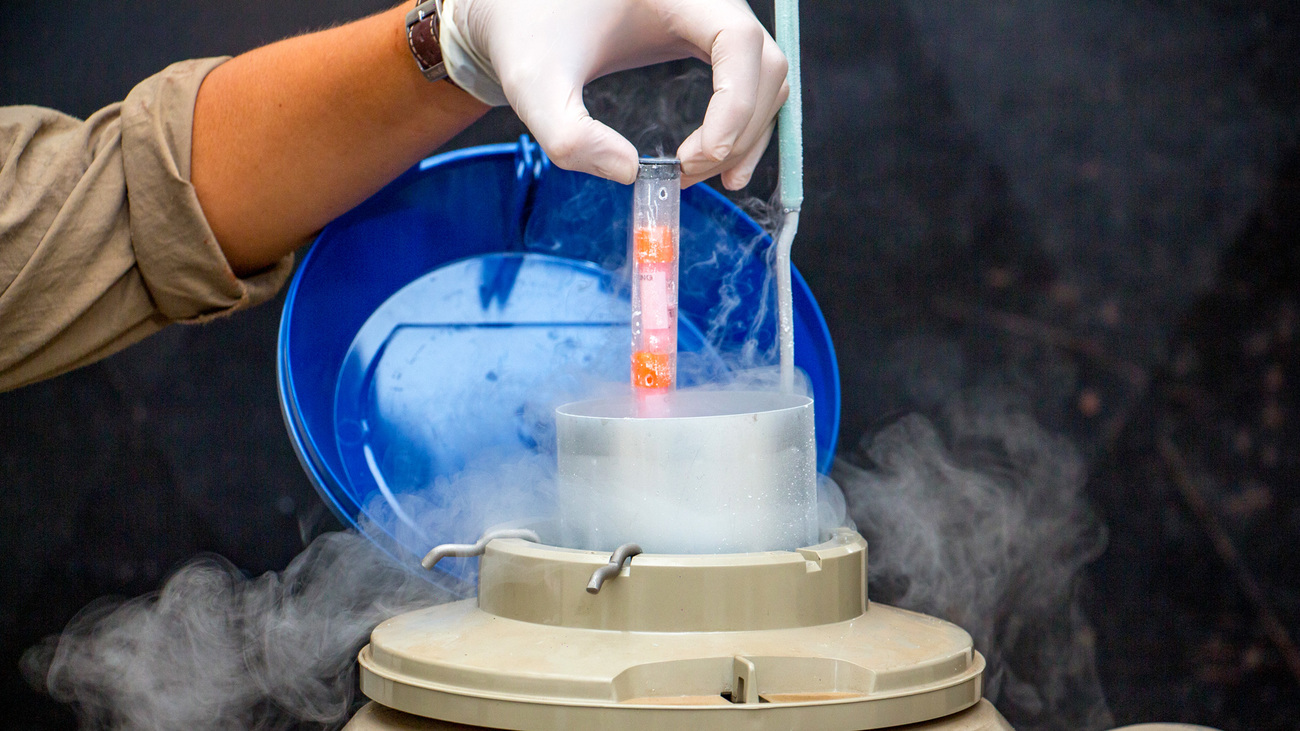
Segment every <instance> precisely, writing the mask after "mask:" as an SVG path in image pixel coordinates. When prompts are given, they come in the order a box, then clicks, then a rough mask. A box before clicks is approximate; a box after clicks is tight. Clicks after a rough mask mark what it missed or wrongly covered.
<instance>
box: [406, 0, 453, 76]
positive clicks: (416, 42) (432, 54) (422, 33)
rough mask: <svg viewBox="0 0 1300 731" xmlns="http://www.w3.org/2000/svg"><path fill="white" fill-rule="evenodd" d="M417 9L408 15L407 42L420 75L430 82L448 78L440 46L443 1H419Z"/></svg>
mask: <svg viewBox="0 0 1300 731" xmlns="http://www.w3.org/2000/svg"><path fill="white" fill-rule="evenodd" d="M417 3H418V4H417V5H416V6H415V9H414V10H412V11H411V12H409V13H407V14H406V40H407V42H409V43H410V44H411V55H413V56H415V63H416V65H418V66H419V67H420V73H422V74H424V78H426V79H428V80H429V81H442V80H443V79H446V78H447V66H446V64H444V63H443V62H442V46H441V45H439V44H438V29H439V22H440V18H439V15H438V14H439V12H440V10H441V8H440V7H439V6H440V5H441V4H442V0H424V2H419V0H417Z"/></svg>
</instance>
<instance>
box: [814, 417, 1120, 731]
mask: <svg viewBox="0 0 1300 731" xmlns="http://www.w3.org/2000/svg"><path fill="white" fill-rule="evenodd" d="M833 477H834V479H835V480H836V482H837V483H838V484H839V485H840V487H841V488H842V489H843V491H844V493H845V497H846V500H847V504H848V508H849V513H850V515H851V517H852V519H853V520H854V522H855V523H856V527H857V528H858V530H859V531H860V532H861V533H862V534H863V536H865V537H866V539H867V541H868V542H869V544H870V546H871V563H870V568H869V577H870V583H871V586H870V590H871V598H872V600H873V601H879V602H884V603H886V604H893V605H897V606H901V607H904V608H907V609H912V610H915V611H918V612H923V613H925V614H930V615H933V616H937V617H942V618H944V619H947V620H949V621H951V622H954V623H956V624H958V625H960V626H961V627H963V628H964V629H966V630H967V631H968V632H970V633H971V635H972V636H973V637H974V639H975V645H976V649H978V650H979V651H980V652H981V653H983V654H984V656H985V658H986V659H987V661H988V669H987V670H986V672H985V696H986V697H987V698H989V699H990V700H992V701H993V702H994V703H995V704H996V705H997V706H998V709H999V710H1001V711H1002V713H1003V714H1004V715H1006V716H1007V718H1008V720H1010V721H1011V723H1012V724H1013V725H1014V726H1015V727H1016V728H1017V729H1021V730H1022V731H1024V730H1025V729H1061V730H1062V731H1065V730H1066V729H1070V730H1072V731H1086V730H1088V729H1103V728H1109V727H1110V722H1111V718H1110V713H1109V711H1108V710H1107V707H1106V703H1105V699H1104V696H1103V693H1102V689H1101V684H1100V682H1099V679H1098V677H1097V670H1096V658H1095V654H1094V646H1093V634H1092V630H1091V628H1090V626H1089V624H1088V620H1087V618H1086V617H1085V616H1084V615H1083V612H1082V610H1081V608H1080V606H1079V601H1078V600H1079V592H1080V591H1082V590H1083V585H1082V576H1081V573H1082V570H1083V568H1084V566H1085V565H1086V564H1087V563H1089V562H1090V561H1091V560H1092V559H1094V558H1096V557H1097V556H1098V555H1099V554H1100V553H1101V551H1102V549H1103V548H1104V546H1105V529H1104V528H1103V527H1102V525H1101V523H1100V521H1099V520H1098V519H1097V517H1096V516H1095V515H1094V514H1093V512H1092V511H1091V510H1090V508H1089V506H1088V504H1087V502H1086V500H1085V498H1084V495H1083V487H1084V482H1085V479H1086V470H1085V468H1084V463H1083V460H1082V459H1081V458H1080V456H1079V453H1078V451H1077V450H1076V449H1075V448H1074V446H1073V445H1072V444H1071V443H1070V442H1069V441H1068V440H1067V439H1065V438H1064V437H1062V436H1060V435H1056V434H1052V433H1050V432H1048V431H1047V430H1045V429H1044V428H1043V427H1041V426H1039V425H1038V424H1037V423H1036V422H1035V421H1034V420H1033V418H1032V417H1030V416H1028V415H1026V414H1025V412H1024V411H1023V409H1018V408H1016V407H1014V406H1013V405H1012V403H1011V402H1010V401H1008V400H1007V399H1005V398H1002V397H999V396H988V395H980V396H971V397H968V398H964V399H960V400H955V401H954V402H953V403H951V404H950V405H949V406H948V407H947V408H945V409H943V410H942V412H941V415H940V417H938V418H936V419H935V420H933V421H932V420H930V419H927V418H926V417H924V416H921V415H918V414H912V415H909V416H905V417H902V418H901V419H899V420H898V421H896V422H894V423H893V424H891V425H889V426H887V427H885V428H883V429H881V430H880V431H879V432H877V433H875V434H874V435H867V436H865V437H864V438H863V439H862V442H861V443H860V445H859V447H858V449H857V451H856V452H854V453H852V454H850V455H848V456H847V457H844V458H841V459H840V460H838V461H837V463H836V466H835V469H834V472H833Z"/></svg>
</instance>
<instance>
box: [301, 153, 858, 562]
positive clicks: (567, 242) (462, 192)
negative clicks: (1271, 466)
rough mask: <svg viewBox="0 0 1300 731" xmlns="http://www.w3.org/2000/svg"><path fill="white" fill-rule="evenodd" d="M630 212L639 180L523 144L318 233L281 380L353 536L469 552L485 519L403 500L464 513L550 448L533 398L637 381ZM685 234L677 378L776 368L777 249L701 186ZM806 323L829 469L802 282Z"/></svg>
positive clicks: (811, 307) (830, 372) (418, 175)
mask: <svg viewBox="0 0 1300 731" xmlns="http://www.w3.org/2000/svg"><path fill="white" fill-rule="evenodd" d="M630 206H631V190H630V187H628V186H622V185H618V184H616V183H612V182H609V181H606V180H602V179H599V178H595V177H592V176H589V175H584V174H580V173H572V172H569V171H566V170H562V169H560V168H557V167H554V166H552V165H550V163H549V161H548V160H547V159H546V157H545V155H543V154H542V152H541V149H540V148H539V147H537V146H536V145H535V144H534V143H533V142H531V141H530V140H529V139H528V138H527V137H523V138H521V139H520V140H519V142H518V143H517V144H499V145H486V146H482V147H475V148H470V149H465V150H459V151H455V152H450V153H447V154H443V155H438V156H435V157H431V158H429V159H427V160H425V161H423V162H421V163H420V164H419V165H417V166H416V167H414V168H412V169H411V170H409V171H407V172H406V173H405V174H404V175H402V176H401V177H400V178H398V179H397V180H396V181H394V182H393V183H391V184H390V185H388V186H387V187H386V188H384V189H383V190H382V191H380V192H379V193H377V194H375V195H374V196H373V197H371V198H370V199H369V200H367V201H366V202H365V203H362V204H361V205H359V206H357V207H356V208H355V209H353V210H352V211H350V212H348V213H347V214H345V215H343V216H341V217H339V218H338V219H337V220H335V221H334V222H333V223H331V224H330V225H329V226H327V227H326V228H325V229H324V231H322V232H321V234H320V236H319V237H318V238H317V239H316V242H315V244H314V246H312V248H311V250H310V251H309V252H308V253H307V255H306V256H305V257H303V260H302V262H301V264H300V265H299V267H298V270H297V272H296V273H295V275H294V278H293V281H292V283H291V284H290V287H289V290H288V295H287V300H286V302H285V306H284V314H283V318H282V320H281V323H280V340H279V360H278V369H279V373H278V375H279V385H280V398H281V404H282V407H283V410H284V415H285V421H286V424H287V426H288V429H289V433H290V437H291V438H292V441H293V445H294V448H295V450H296V451H297V453H298V456H299V458H300V459H301V460H302V463H303V466H304V468H305V469H306V471H307V474H308V475H309V476H310V478H311V480H312V482H313V483H314V484H315V486H316V489H317V490H318V491H320V494H321V496H322V497H323V498H324V499H325V501H326V503H327V504H328V505H329V506H330V507H331V508H332V509H333V510H334V512H335V514H336V515H338V517H339V518H340V519H341V520H342V521H343V522H344V523H345V524H348V525H351V526H354V527H357V528H359V529H361V530H363V532H365V533H367V534H368V535H370V537H371V538H372V539H374V540H376V542H379V543H381V544H383V545H385V546H386V547H389V548H390V549H394V548H396V549H397V550H405V551H409V552H411V553H413V554H416V555H422V554H423V553H424V552H426V551H428V550H429V549H430V548H431V547H432V546H433V545H436V544H438V543H444V542H463V541H467V540H468V541H472V540H474V538H476V537H477V535H476V532H477V531H478V530H480V529H481V526H478V525H475V524H474V521H473V520H469V519H466V520H457V519H455V516H450V517H449V518H448V519H447V520H438V521H434V522H433V524H430V523H429V521H427V520H426V521H421V520H419V519H418V518H417V517H416V516H413V515H412V514H411V510H410V509H409V507H408V508H406V509H404V507H403V496H404V495H410V494H413V493H415V492H417V491H418V492H420V493H421V494H422V495H423V496H424V498H423V499H425V504H426V506H428V505H432V508H433V509H435V510H437V509H445V510H446V511H448V512H450V511H454V510H455V509H456V507H455V506H456V504H457V499H458V498H459V497H461V496H458V495H456V494H454V493H455V492H456V491H458V490H461V491H463V490H489V491H490V490H492V489H494V488H493V486H492V485H491V484H490V483H483V482H478V483H472V484H470V483H463V482H457V481H456V479H455V478H454V476H455V475H457V474H459V473H462V472H463V471H464V470H465V469H466V467H467V465H472V464H474V462H475V459H476V458H478V457H479V456H480V455H499V454H508V453H515V454H518V453H526V452H530V451H535V449H536V447H537V445H538V444H539V443H540V442H541V440H543V439H545V436H546V424H547V423H548V421H549V419H550V414H549V413H542V412H543V411H544V410H539V409H538V408H537V404H538V403H539V401H538V399H539V393H543V392H544V393H545V394H546V398H547V399H550V400H552V401H553V400H554V399H555V398H558V397H560V396H571V397H572V398H581V397H583V396H584V395H585V391H584V389H590V388H591V387H592V386H593V385H594V384H599V383H602V382H604V383H608V382H615V383H627V381H628V378H629V373H628V368H629V366H628V360H629V357H628V351H629V347H630V346H629V343H628V340H629V335H628V318H629V306H628V300H627V292H626V288H625V286H623V285H622V283H621V279H620V277H619V276H618V270H619V268H620V267H621V266H622V265H623V262H624V258H625V257H626V251H627V246H626V242H627V225H628V218H629V212H630ZM681 222H682V235H681V255H682V259H681V274H680V285H679V286H680V294H679V297H680V300H679V308H680V310H679V322H680V325H679V328H680V332H679V348H680V351H681V356H680V363H681V366H680V368H681V376H680V380H681V381H682V382H683V385H690V383H691V381H692V380H693V379H694V380H697V381H698V380H704V379H708V378H712V377H715V376H716V375H718V374H719V373H720V372H723V371H726V370H727V369H728V368H730V367H732V366H734V365H736V364H738V363H739V364H744V365H764V364H770V363H772V362H774V357H775V346H774V342H775V334H776V324H775V313H774V307H773V303H774V297H773V293H772V291H771V287H772V286H773V285H772V282H771V279H770V278H769V277H768V276H767V266H768V264H767V261H768V257H767V252H768V249H769V248H770V247H771V245H772V242H771V239H770V238H769V237H767V236H766V235H765V234H764V233H763V231H762V229H761V228H760V227H759V226H758V225H757V224H756V223H755V222H754V221H753V220H752V219H751V218H750V217H749V216H747V215H746V214H745V213H744V212H743V211H741V210H740V209H739V208H738V207H736V206H735V205H734V204H733V203H731V202H730V201H728V200H727V199H726V198H724V197H723V196H721V195H720V194H718V193H717V192H716V191H714V190H712V189H711V188H709V187H707V186H704V185H696V186H694V187H692V188H689V189H687V190H685V191H683V192H682V205H681ZM794 314H795V323H794V324H795V343H796V347H795V363H796V365H798V366H799V367H800V368H802V369H803V371H804V372H805V373H806V374H807V376H808V380H809V383H810V386H811V388H812V391H813V396H814V398H815V400H816V429H817V456H818V465H819V468H820V469H821V470H822V471H823V472H825V471H827V470H828V469H829V467H830V464H831V460H832V457H833V452H834V447H835V440H836V436H837V431H838V424H839V416H840V391H839V375H838V370H837V366H836V362H835V351H834V349H833V347H832V345H831V340H830V334H829V332H828V331H827V329H826V323H825V320H824V319H823V318H822V315H821V311H820V310H819V309H818V307H817V303H816V302H815V301H814V300H813V297H812V294H811V293H810V292H809V290H808V286H807V284H805V283H804V281H803V279H802V278H801V277H800V276H799V274H798V272H795V274H794ZM552 405H553V404H552ZM491 458H492V457H489V459H491ZM430 496H431V497H430ZM475 497H476V499H479V498H484V497H485V496H483V495H476V496H475ZM430 499H431V500H432V503H429V502H428V501H429V500H430ZM502 499H503V500H506V499H510V498H506V497H503V498H502ZM439 506H445V508H440V507H439ZM426 514H427V513H426ZM439 568H440V569H442V570H445V571H446V572H448V573H449V574H450V576H451V577H454V578H455V579H457V580H466V579H469V578H472V568H467V566H465V565H449V566H447V567H444V566H443V565H441V564H440V566H439ZM434 578H448V577H446V576H444V577H436V576H435V577H434Z"/></svg>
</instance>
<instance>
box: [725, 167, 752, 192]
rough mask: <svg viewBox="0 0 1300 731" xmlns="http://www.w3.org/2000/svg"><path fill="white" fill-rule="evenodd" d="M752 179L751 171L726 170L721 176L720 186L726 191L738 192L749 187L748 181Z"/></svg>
mask: <svg viewBox="0 0 1300 731" xmlns="http://www.w3.org/2000/svg"><path fill="white" fill-rule="evenodd" d="M753 177H754V171H753V170H734V169H733V170H728V171H727V172H725V173H723V174H722V185H723V187H725V188H726V189H727V190H740V189H741V188H743V187H745V186H746V185H749V181H750V180H751V179H753Z"/></svg>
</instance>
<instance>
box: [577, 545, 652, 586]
mask: <svg viewBox="0 0 1300 731" xmlns="http://www.w3.org/2000/svg"><path fill="white" fill-rule="evenodd" d="M640 553H641V547H640V546H638V545H637V544H635V543H624V544H623V545H621V546H619V547H618V548H616V549H614V555H612V556H610V557H609V563H607V564H605V565H604V566H601V567H600V568H598V569H596V571H595V573H593V574H592V575H591V581H589V582H587V593H588V594H599V593H600V587H601V586H603V585H604V584H605V582H606V581H609V580H610V579H612V578H614V577H615V576H618V572H620V571H622V570H623V563H624V562H626V561H630V560H631V559H632V557H633V556H636V555H638V554H640Z"/></svg>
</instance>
